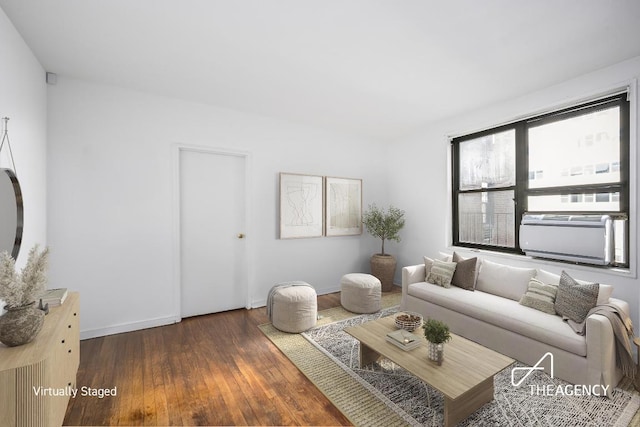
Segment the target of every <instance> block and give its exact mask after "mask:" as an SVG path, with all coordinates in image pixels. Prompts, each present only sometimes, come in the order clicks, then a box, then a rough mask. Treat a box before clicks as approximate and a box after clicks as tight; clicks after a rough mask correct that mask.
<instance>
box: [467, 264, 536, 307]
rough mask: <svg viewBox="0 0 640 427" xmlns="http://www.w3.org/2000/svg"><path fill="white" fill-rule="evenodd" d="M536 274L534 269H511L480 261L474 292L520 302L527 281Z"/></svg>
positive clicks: (525, 290) (527, 283)
mask: <svg viewBox="0 0 640 427" xmlns="http://www.w3.org/2000/svg"><path fill="white" fill-rule="evenodd" d="M535 274H536V269H535V268H520V267H511V266H508V265H504V264H498V263H495V262H491V261H487V260H486V259H485V260H482V265H481V266H480V272H479V273H478V280H477V281H476V290H478V291H482V292H487V293H490V294H494V295H498V296H501V297H504V298H509V299H512V300H514V301H520V298H521V297H522V295H524V293H525V292H527V286H528V285H529V279H531V278H532V277H534V276H535Z"/></svg>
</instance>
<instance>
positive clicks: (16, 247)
mask: <svg viewBox="0 0 640 427" xmlns="http://www.w3.org/2000/svg"><path fill="white" fill-rule="evenodd" d="M0 171H3V172H4V173H6V174H7V176H8V177H9V180H11V185H12V187H13V192H14V194H15V202H16V238H15V240H14V242H13V249H12V250H11V256H12V257H13V259H17V258H18V253H20V246H21V244H22V230H23V227H24V205H23V199H22V189H21V188H20V182H19V181H18V177H17V176H16V174H15V172H14V171H12V170H11V169H0Z"/></svg>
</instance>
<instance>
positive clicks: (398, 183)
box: [388, 57, 640, 325]
mask: <svg viewBox="0 0 640 427" xmlns="http://www.w3.org/2000/svg"><path fill="white" fill-rule="evenodd" d="M638 77H640V57H639V58H635V59H633V60H629V61H625V62H623V63H620V64H616V65H613V66H611V67H608V68H605V69H602V70H599V71H598V72H594V73H591V74H588V75H584V76H582V77H580V78H576V79H573V80H570V81H567V82H565V83H563V84H559V85H556V86H553V87H550V88H547V89H545V90H541V91H538V92H535V93H531V94H529V95H527V96H524V97H521V98H518V99H513V100H510V101H505V102H503V103H500V104H497V105H492V106H488V107H487V108H484V109H482V110H479V111H473V112H469V113H468V114H464V115H460V116H458V117H454V118H450V119H447V120H444V121H441V122H438V123H432V124H431V125H430V126H428V127H427V128H426V129H425V130H424V131H422V132H419V133H418V134H416V135H413V136H411V137H410V138H407V139H404V140H402V141H397V143H396V144H394V145H393V146H390V147H389V158H390V159H391V160H392V161H391V164H394V165H396V167H395V168H394V172H393V173H392V174H390V175H389V179H390V182H389V189H388V191H389V195H390V201H391V203H393V204H395V205H397V206H398V207H400V208H403V209H406V210H407V215H406V216H407V221H406V228H405V230H404V231H403V235H404V236H405V239H404V241H403V243H402V244H401V245H400V249H399V257H398V263H399V264H400V265H412V264H418V263H421V262H422V257H423V256H424V255H430V256H436V255H437V254H438V251H442V250H444V249H446V248H448V250H449V252H450V251H451V249H452V248H450V247H449V246H450V245H451V220H450V217H451V208H450V205H451V184H450V161H451V160H450V157H449V152H450V146H449V140H448V137H449V136H458V135H461V134H468V133H472V132H474V131H478V130H482V129H486V128H490V127H493V126H496V125H499V124H502V123H506V122H509V121H513V120H514V119H516V118H520V117H524V116H530V115H532V114H534V113H538V112H542V111H545V110H549V109H554V108H557V107H561V106H563V105H566V104H567V103H571V102H575V101H577V100H581V99H584V98H589V97H590V96H593V95H597V94H600V93H603V92H606V91H609V90H611V89H613V88H616V87H621V86H626V85H628V84H629V85H631V86H632V91H633V92H636V93H637V84H636V82H635V81H634V79H637V78H638ZM462 102H463V101H462ZM637 102H638V98H637V96H636V97H635V98H632V105H631V115H632V120H631V121H632V129H631V131H632V134H631V144H630V145H631V164H632V170H631V182H632V194H631V216H632V219H631V227H632V228H631V235H632V237H631V263H632V271H631V272H629V273H609V272H607V271H606V270H601V269H596V268H589V267H578V266H571V265H569V264H561V263H553V262H540V261H533V260H530V259H529V258H527V257H523V256H513V255H495V256H492V255H489V254H482V255H481V256H484V257H487V258H493V259H494V260H495V261H496V262H502V263H509V264H512V265H522V266H529V265H533V266H535V267H541V268H543V269H546V270H548V271H553V272H556V273H559V272H560V271H562V269H565V270H566V271H567V272H568V273H569V274H572V275H573V276H574V277H576V278H578V279H585V280H594V281H598V282H600V283H608V284H612V285H615V290H614V294H613V296H614V297H617V298H621V299H624V300H626V301H627V302H628V303H629V304H630V305H631V311H632V319H633V320H634V323H635V325H640V322H639V321H638V315H639V304H640V286H639V283H638V279H637V275H636V272H637V265H638V252H637V250H636V245H637V234H638V233H637V225H638V210H637V200H638V195H639V193H640V186H639V185H638V180H637V174H636V166H635V165H637V164H638V150H637V146H638V134H637V130H636V129H635V127H634V123H638V122H639V121H640V115H639V109H638V105H637ZM458 250H460V249H458ZM460 252H466V251H465V250H460ZM397 280H399V273H398V274H397Z"/></svg>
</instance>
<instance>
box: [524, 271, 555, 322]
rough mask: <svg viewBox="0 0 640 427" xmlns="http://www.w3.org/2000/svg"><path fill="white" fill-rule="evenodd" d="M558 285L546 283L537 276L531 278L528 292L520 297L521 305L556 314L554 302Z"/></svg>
mask: <svg viewBox="0 0 640 427" xmlns="http://www.w3.org/2000/svg"><path fill="white" fill-rule="evenodd" d="M557 293H558V287H557V286H556V285H546V284H544V282H541V281H540V280H538V279H536V278H533V277H532V278H531V279H530V280H529V287H528V288H527V292H526V293H525V294H524V295H523V296H522V298H520V305H524V306H526V307H531V308H535V309H536V310H540V311H543V312H545V313H549V314H556V309H555V307H554V303H555V301H556V294H557Z"/></svg>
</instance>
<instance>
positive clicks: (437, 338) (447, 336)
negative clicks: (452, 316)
mask: <svg viewBox="0 0 640 427" xmlns="http://www.w3.org/2000/svg"><path fill="white" fill-rule="evenodd" d="M422 329H423V331H424V337H425V338H426V339H427V341H429V359H430V360H433V361H435V362H438V365H441V364H442V359H443V356H444V344H445V343H447V342H449V341H451V332H450V331H449V326H448V325H447V324H446V323H444V322H442V321H440V320H436V319H428V320H427V321H426V322H424V325H422Z"/></svg>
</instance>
